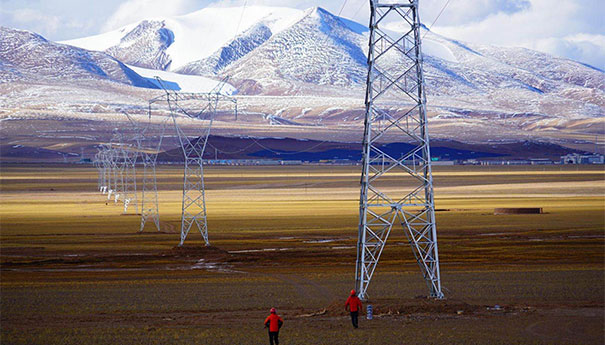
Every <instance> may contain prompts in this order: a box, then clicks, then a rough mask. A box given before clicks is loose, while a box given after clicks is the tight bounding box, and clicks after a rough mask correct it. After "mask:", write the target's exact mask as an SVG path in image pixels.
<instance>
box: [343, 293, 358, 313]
mask: <svg viewBox="0 0 605 345" xmlns="http://www.w3.org/2000/svg"><path fill="white" fill-rule="evenodd" d="M347 306H348V307H349V310H350V311H358V310H359V309H361V300H360V299H359V297H357V296H349V298H347V303H345V308H346V307H347Z"/></svg>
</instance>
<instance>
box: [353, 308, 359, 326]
mask: <svg viewBox="0 0 605 345" xmlns="http://www.w3.org/2000/svg"><path fill="white" fill-rule="evenodd" d="M358 319H359V312H358V311H352V312H351V322H352V323H353V327H355V328H357V327H358V326H359V325H358V324H357V321H358Z"/></svg>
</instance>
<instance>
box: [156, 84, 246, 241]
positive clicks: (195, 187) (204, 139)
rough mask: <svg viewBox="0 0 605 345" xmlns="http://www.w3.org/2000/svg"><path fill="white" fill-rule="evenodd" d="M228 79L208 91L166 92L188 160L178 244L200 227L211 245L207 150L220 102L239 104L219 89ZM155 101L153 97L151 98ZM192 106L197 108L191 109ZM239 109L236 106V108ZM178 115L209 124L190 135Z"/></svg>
mask: <svg viewBox="0 0 605 345" xmlns="http://www.w3.org/2000/svg"><path fill="white" fill-rule="evenodd" d="M156 79H157V80H158V82H159V83H160V85H162V86H163V85H164V83H163V81H162V80H161V79H160V78H156ZM226 81H227V80H226V79H224V80H223V81H222V82H221V83H219V84H218V85H217V87H215V88H214V90H212V91H211V92H209V93H180V92H174V91H169V90H168V89H167V88H165V87H164V91H165V92H166V96H165V97H166V103H167V104H168V107H169V108H170V113H171V116H172V120H173V122H174V127H175V129H176V132H177V135H178V138H179V143H180V144H181V149H182V151H183V156H184V157H183V158H184V160H185V170H184V174H183V202H182V216H181V241H180V243H179V246H182V245H183V244H184V243H185V239H186V238H187V235H188V234H189V232H190V230H191V229H192V228H196V229H198V230H199V232H200V234H201V235H202V237H203V239H204V242H205V243H206V245H207V246H208V245H210V242H209V240H208V223H207V217H206V191H205V186H204V159H203V156H204V151H205V150H206V144H207V143H208V136H209V135H210V129H211V128H212V123H213V121H214V118H215V115H216V112H217V108H218V105H219V102H221V101H229V102H232V103H234V104H237V101H236V100H235V99H234V98H232V97H228V96H225V95H222V94H221V93H220V91H221V89H222V88H223V86H224V85H225V84H226ZM152 101H153V100H152ZM187 109H188V110H187ZM191 109H195V110H194V111H192V110H191ZM236 109H237V108H236ZM177 115H181V116H184V117H188V118H192V119H196V120H205V121H207V122H206V123H207V126H206V127H205V128H204V129H203V130H202V133H200V135H199V136H196V137H191V138H190V137H189V136H188V135H187V134H186V133H185V132H184V130H183V129H182V128H181V127H180V126H179V123H178V121H177Z"/></svg>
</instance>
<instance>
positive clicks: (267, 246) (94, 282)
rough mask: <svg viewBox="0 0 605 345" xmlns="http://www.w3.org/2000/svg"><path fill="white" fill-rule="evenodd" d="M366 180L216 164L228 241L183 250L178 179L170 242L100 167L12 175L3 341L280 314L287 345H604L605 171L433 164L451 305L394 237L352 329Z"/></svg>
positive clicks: (194, 328) (91, 337)
mask: <svg viewBox="0 0 605 345" xmlns="http://www.w3.org/2000/svg"><path fill="white" fill-rule="evenodd" d="M359 170H360V169H359V167H333V166H295V167H209V168H207V170H206V181H207V205H208V223H209V229H210V230H209V235H210V241H211V242H212V245H213V246H212V247H210V248H204V247H203V242H202V239H201V235H200V234H199V233H194V232H192V233H191V234H190V235H189V238H188V240H187V242H186V243H187V246H186V247H185V248H175V246H176V244H178V241H179V231H180V209H181V206H180V198H181V192H180V188H181V185H180V183H181V181H182V171H181V170H180V169H179V168H178V167H164V166H163V167H161V169H160V171H159V172H158V183H159V188H160V213H161V215H160V217H161V226H162V231H161V232H157V230H155V229H154V228H153V227H152V226H151V224H149V225H148V227H147V228H146V229H145V232H144V233H137V230H138V226H139V222H140V217H139V216H137V215H136V214H135V213H136V212H135V210H132V209H131V210H130V212H129V213H128V214H122V207H121V205H119V204H118V205H115V204H114V203H113V202H107V199H106V197H105V196H103V195H101V194H100V193H98V192H97V191H96V178H97V175H96V170H94V169H92V168H89V167H83V166H61V165H46V166H43V165H16V166H10V165H4V166H2V174H1V178H0V187H1V189H2V193H1V195H0V205H1V208H0V217H1V218H0V227H1V229H0V260H1V261H0V263H1V266H0V288H1V315H0V321H1V333H0V336H1V339H0V343H2V344H83V343H85V344H262V343H267V339H266V337H267V336H266V332H265V330H264V329H263V326H262V321H263V320H264V317H265V316H266V314H268V310H269V308H270V307H272V306H274V307H276V308H277V309H278V312H279V313H280V314H281V315H282V317H284V319H285V326H284V328H283V329H282V332H281V335H280V338H281V341H282V342H281V343H283V344H601V343H604V338H603V334H604V333H603V332H604V329H603V325H604V322H605V320H604V303H605V301H604V299H605V297H604V296H605V288H604V286H605V276H604V266H603V265H604V260H605V252H604V250H605V242H604V240H605V216H604V215H605V171H604V170H603V167H595V166H547V167H536V166H531V167H530V166H523V167H468V166H465V167H435V169H434V179H435V196H436V208H437V210H438V211H437V213H436V215H437V224H438V225H437V226H438V234H439V246H440V247H439V248H440V258H441V268H442V279H443V285H444V287H445V294H446V297H447V298H446V299H445V300H443V301H434V300H429V299H427V298H426V294H427V292H428V291H427V288H426V285H425V284H424V281H423V279H422V277H421V275H420V273H419V269H418V267H417V265H416V263H415V261H414V259H413V255H412V253H411V250H410V248H409V247H408V245H407V244H406V241H405V236H404V234H403V232H401V231H398V232H397V231H396V232H394V233H393V234H392V236H391V238H390V239H389V243H388V245H387V247H386V249H385V251H384V253H383V256H382V258H381V262H380V265H379V267H378V270H377V273H376V275H375V278H374V279H373V281H372V284H371V285H370V290H369V294H370V301H369V302H370V303H371V304H372V305H373V306H374V310H375V314H376V317H375V319H374V320H371V321H369V320H365V319H363V320H361V328H360V329H357V330H353V329H352V327H350V324H349V320H348V317H347V315H346V313H345V312H344V310H343V306H342V305H343V303H344V299H345V298H346V297H347V292H348V290H350V289H351V287H352V286H353V283H354V265H355V255H356V252H355V243H356V240H357V238H356V236H357V217H358V214H357V212H358V195H359V186H358V181H359ZM404 184H405V182H404ZM396 186H397V181H395V180H392V181H387V182H386V186H385V188H395V187H396ZM496 207H542V208H543V210H544V213H543V214H539V215H494V214H493V209H494V208H496ZM495 305H499V306H500V308H493V307H494V306H495Z"/></svg>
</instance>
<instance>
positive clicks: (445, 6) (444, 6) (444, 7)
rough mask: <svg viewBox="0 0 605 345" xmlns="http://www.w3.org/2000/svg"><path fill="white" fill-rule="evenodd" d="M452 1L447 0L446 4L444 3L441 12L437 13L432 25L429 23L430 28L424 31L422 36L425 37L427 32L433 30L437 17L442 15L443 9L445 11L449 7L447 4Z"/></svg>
mask: <svg viewBox="0 0 605 345" xmlns="http://www.w3.org/2000/svg"><path fill="white" fill-rule="evenodd" d="M450 1H452V0H447V1H446V2H445V5H443V7H442V8H441V11H439V14H437V17H435V20H433V22H432V23H431V25H429V28H428V30H427V31H426V32H425V33H424V35H422V38H424V36H426V34H427V33H428V32H429V31H430V30H431V28H432V27H433V25H435V23H436V22H437V19H439V17H441V14H442V13H443V11H445V9H446V8H447V5H449V3H450Z"/></svg>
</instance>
